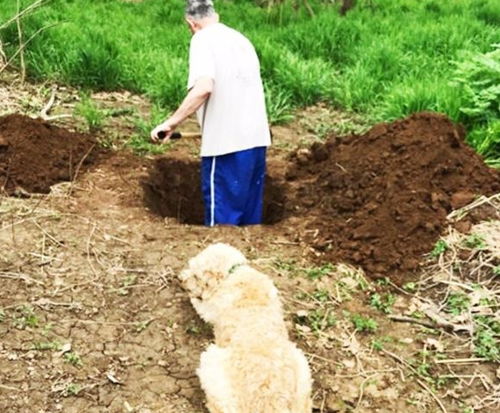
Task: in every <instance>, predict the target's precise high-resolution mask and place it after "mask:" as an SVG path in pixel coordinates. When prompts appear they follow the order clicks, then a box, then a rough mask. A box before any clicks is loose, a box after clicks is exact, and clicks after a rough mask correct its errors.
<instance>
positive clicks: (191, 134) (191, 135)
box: [158, 131, 201, 140]
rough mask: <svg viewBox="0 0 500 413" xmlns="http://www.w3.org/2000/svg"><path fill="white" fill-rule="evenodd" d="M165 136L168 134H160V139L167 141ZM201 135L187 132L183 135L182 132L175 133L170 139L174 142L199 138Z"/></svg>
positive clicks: (161, 132)
mask: <svg viewBox="0 0 500 413" xmlns="http://www.w3.org/2000/svg"><path fill="white" fill-rule="evenodd" d="M165 136H167V134H166V133H165V132H163V131H160V132H158V139H165ZM200 136H201V135H200V134H199V133H196V132H192V133H190V132H187V133H181V132H174V133H172V135H170V139H172V140H179V139H181V138H199V137H200Z"/></svg>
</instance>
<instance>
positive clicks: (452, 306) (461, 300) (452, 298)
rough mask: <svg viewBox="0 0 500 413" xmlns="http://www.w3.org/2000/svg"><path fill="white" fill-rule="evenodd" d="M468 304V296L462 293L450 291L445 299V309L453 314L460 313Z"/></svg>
mask: <svg viewBox="0 0 500 413" xmlns="http://www.w3.org/2000/svg"><path fill="white" fill-rule="evenodd" d="M469 306H470V298H469V297H467V296H466V295H465V294H464V293H452V294H450V295H449V296H448V299H447V300H446V310H447V311H448V312H449V313H451V314H453V315H459V314H462V313H463V312H464V311H465V310H467V309H468V308H469Z"/></svg>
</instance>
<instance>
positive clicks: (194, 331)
mask: <svg viewBox="0 0 500 413" xmlns="http://www.w3.org/2000/svg"><path fill="white" fill-rule="evenodd" d="M209 332H210V325H209V324H207V323H200V324H198V323H196V322H195V321H193V322H190V323H189V324H188V325H187V327H186V333H188V334H190V335H193V336H199V335H201V334H208V333H209Z"/></svg>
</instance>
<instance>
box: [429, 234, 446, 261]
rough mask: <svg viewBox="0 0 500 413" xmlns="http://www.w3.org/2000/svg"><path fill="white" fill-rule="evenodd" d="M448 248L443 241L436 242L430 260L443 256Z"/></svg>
mask: <svg viewBox="0 0 500 413" xmlns="http://www.w3.org/2000/svg"><path fill="white" fill-rule="evenodd" d="M448 248H449V246H448V244H447V243H446V241H445V240H443V239H440V240H439V241H438V242H436V245H435V246H434V249H433V250H432V252H431V257H432V258H437V257H439V256H440V255H442V254H444V253H445V252H446V251H447V250H448Z"/></svg>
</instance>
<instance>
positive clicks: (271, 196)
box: [142, 157, 285, 225]
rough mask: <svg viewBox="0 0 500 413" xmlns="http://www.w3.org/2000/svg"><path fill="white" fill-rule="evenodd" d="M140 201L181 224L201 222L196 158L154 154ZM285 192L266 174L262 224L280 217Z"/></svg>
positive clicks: (198, 165) (281, 217)
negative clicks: (162, 156)
mask: <svg viewBox="0 0 500 413" xmlns="http://www.w3.org/2000/svg"><path fill="white" fill-rule="evenodd" d="M142 186H143V189H144V202H145V204H146V206H147V207H148V208H149V209H150V210H151V211H153V212H154V213H156V214H158V215H161V216H162V217H173V218H175V219H177V220H178V221H179V222H181V223H184V224H192V225H202V224H203V218H204V216H203V215H204V212H203V200H202V195H201V184H200V161H199V160H186V159H176V158H172V157H164V158H158V159H156V160H155V161H154V163H153V165H152V166H151V167H150V169H149V172H148V176H147V177H146V178H145V179H143V180H142ZM284 203H285V194H284V190H283V186H282V184H280V181H279V180H277V179H274V178H273V177H272V176H267V177H266V185H265V194H264V213H263V215H264V220H263V222H264V224H275V223H277V222H279V221H280V220H281V219H283V215H284Z"/></svg>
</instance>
